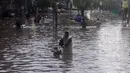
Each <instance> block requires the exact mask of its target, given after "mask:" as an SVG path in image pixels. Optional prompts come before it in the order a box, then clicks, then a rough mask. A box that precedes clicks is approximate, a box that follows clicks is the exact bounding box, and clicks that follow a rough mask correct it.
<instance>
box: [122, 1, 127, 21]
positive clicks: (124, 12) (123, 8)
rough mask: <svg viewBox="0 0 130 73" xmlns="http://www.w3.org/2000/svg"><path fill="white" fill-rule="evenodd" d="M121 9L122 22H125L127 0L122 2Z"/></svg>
mask: <svg viewBox="0 0 130 73" xmlns="http://www.w3.org/2000/svg"><path fill="white" fill-rule="evenodd" d="M121 7H122V13H123V18H122V21H125V20H126V19H127V15H128V0H122V3H121Z"/></svg>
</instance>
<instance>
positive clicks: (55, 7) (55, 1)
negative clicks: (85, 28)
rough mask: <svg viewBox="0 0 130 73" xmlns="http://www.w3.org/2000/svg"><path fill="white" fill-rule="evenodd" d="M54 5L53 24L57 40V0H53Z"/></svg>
mask: <svg viewBox="0 0 130 73" xmlns="http://www.w3.org/2000/svg"><path fill="white" fill-rule="evenodd" d="M52 7H53V20H54V24H53V29H54V37H55V40H57V24H58V16H57V0H53V2H52Z"/></svg>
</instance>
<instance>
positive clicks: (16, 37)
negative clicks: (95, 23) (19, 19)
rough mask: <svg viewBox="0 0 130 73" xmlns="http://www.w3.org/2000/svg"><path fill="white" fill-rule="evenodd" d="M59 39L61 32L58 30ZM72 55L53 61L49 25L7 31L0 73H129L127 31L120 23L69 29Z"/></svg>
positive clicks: (129, 39)
mask: <svg viewBox="0 0 130 73" xmlns="http://www.w3.org/2000/svg"><path fill="white" fill-rule="evenodd" d="M58 30H59V32H58V36H59V37H61V36H62V35H63V32H64V31H63V30H64V28H63V29H61V28H59V29H58ZM68 30H69V32H70V36H72V39H73V55H72V56H67V57H65V58H64V59H62V58H54V57H53V54H52V52H51V49H52V47H53V37H52V36H53V29H52V26H44V25H37V26H36V25H35V24H30V25H28V26H24V27H23V28H22V29H21V30H19V31H18V30H16V29H15V28H12V27H11V28H8V30H4V31H1V36H0V48H1V49H0V73H129V72H130V28H122V26H121V21H119V20H118V21H112V22H107V23H103V25H102V26H101V27H100V28H87V29H86V30H82V29H80V28H79V27H78V26H75V27H72V26H71V27H70V28H69V29H68Z"/></svg>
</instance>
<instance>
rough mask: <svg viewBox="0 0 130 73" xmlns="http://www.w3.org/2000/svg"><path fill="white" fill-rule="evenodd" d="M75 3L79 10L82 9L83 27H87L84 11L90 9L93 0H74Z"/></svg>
mask: <svg viewBox="0 0 130 73" xmlns="http://www.w3.org/2000/svg"><path fill="white" fill-rule="evenodd" d="M73 4H74V6H75V7H77V8H78V10H80V11H81V15H82V17H83V21H82V23H81V24H82V27H83V28H85V27H86V23H85V17H84V11H85V10H88V9H89V8H90V7H91V4H92V0H73Z"/></svg>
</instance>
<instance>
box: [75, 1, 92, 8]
mask: <svg viewBox="0 0 130 73" xmlns="http://www.w3.org/2000/svg"><path fill="white" fill-rule="evenodd" d="M91 3H92V0H73V4H74V6H75V7H77V8H78V9H79V10H85V9H89V8H90V7H91Z"/></svg>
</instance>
